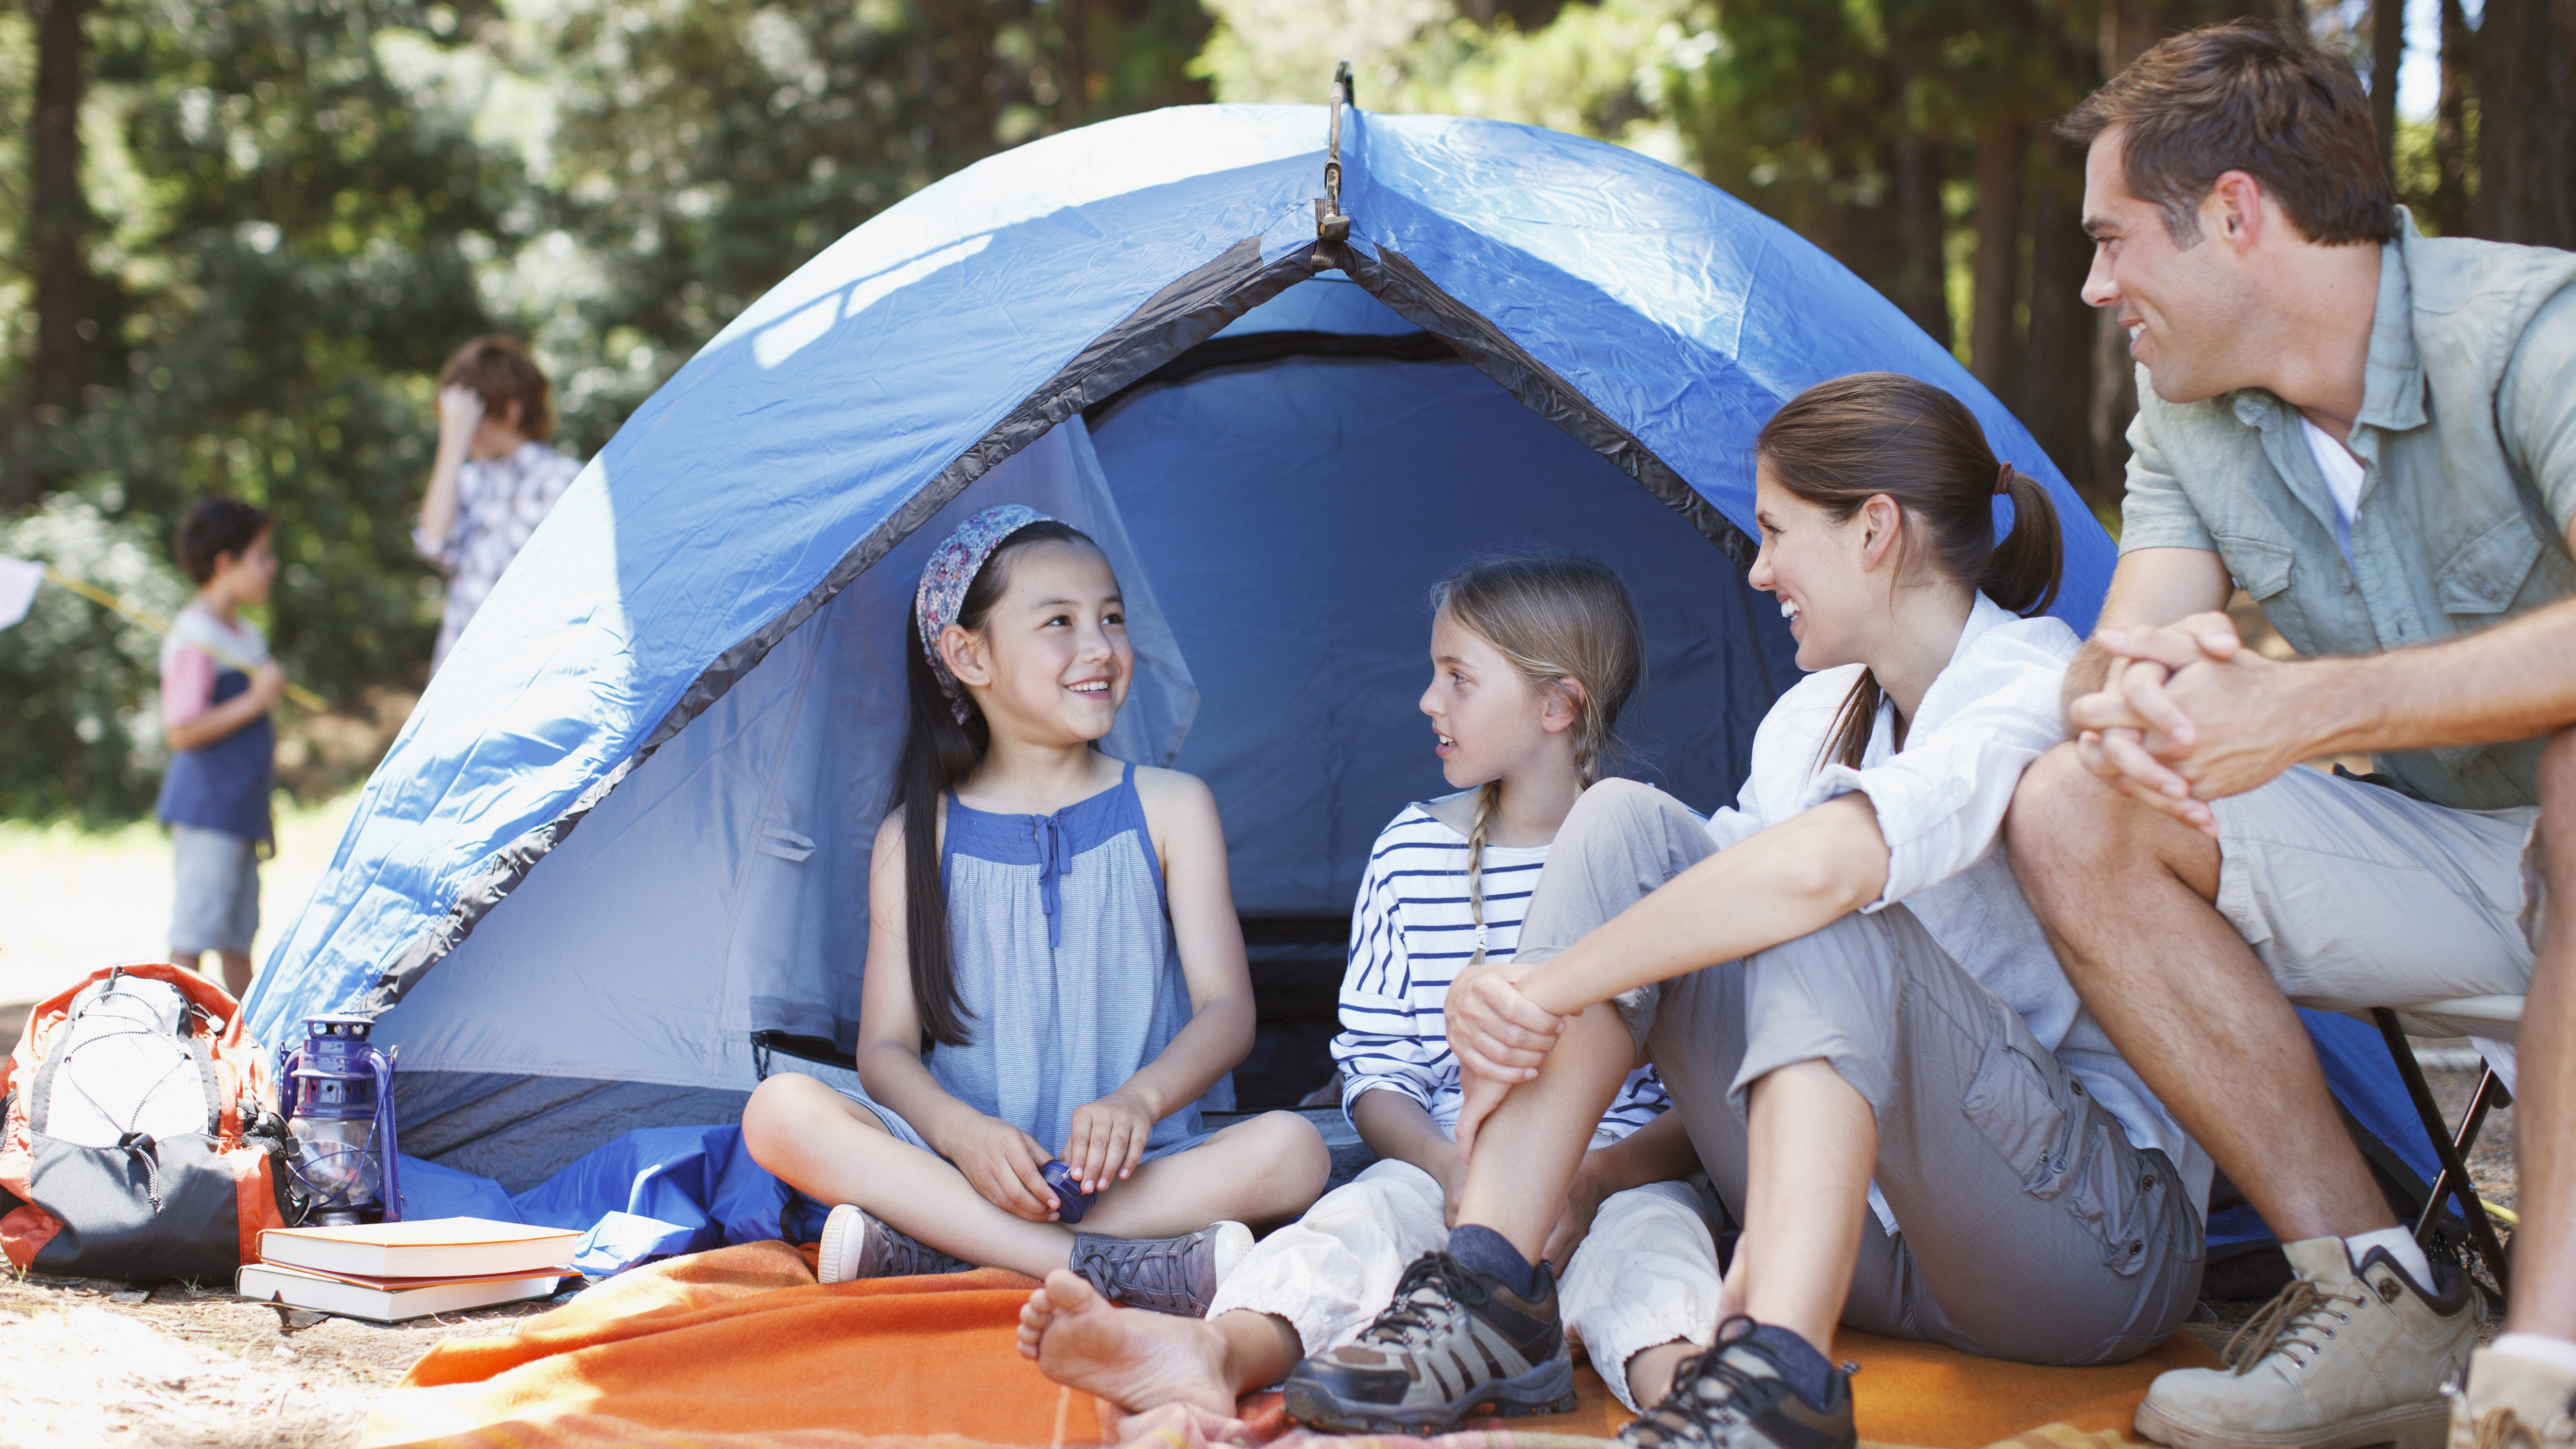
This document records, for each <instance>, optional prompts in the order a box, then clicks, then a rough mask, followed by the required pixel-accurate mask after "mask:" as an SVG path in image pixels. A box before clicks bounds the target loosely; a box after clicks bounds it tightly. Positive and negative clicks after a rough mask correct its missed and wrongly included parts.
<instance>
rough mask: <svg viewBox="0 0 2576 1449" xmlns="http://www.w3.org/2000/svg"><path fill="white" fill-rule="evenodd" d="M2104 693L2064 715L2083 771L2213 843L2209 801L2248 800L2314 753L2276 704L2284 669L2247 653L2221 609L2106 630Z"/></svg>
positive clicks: (2289, 714) (2101, 639)
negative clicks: (2144, 625) (2243, 796)
mask: <svg viewBox="0 0 2576 1449" xmlns="http://www.w3.org/2000/svg"><path fill="white" fill-rule="evenodd" d="M2093 642H2094V643H2096V644H2098V645H2100V646H2101V647H2102V649H2103V650H2104V651H2105V652H2106V653H2108V654H2109V655H2110V656H2111V667H2110V670H2109V672H2108V673H2107V674H2106V675H2105V676H2104V677H2103V682H2102V688H2100V689H2098V690H2096V691H2094V692H2093V693H2091V694H2087V695H2083V696H2080V697H2078V698H2077V699H2076V700H2075V702H2074V703H2073V704H2072V705H2070V706H2069V707H2068V709H2067V718H2068V722H2069V723H2070V724H2072V725H2073V726H2074V727H2075V728H2076V730H2077V731H2078V733H2077V736H2076V749H2077V751H2078V753H2079V755H2080V756H2081V758H2082V759H2083V761H2084V765H2085V768H2087V769H2089V770H2091V771H2092V772H2093V773H2094V774H2095V775H2096V776H2098V777H2100V778H2101V779H2103V780H2105V781H2108V782H2110V784H2111V785H2112V786H2113V787H2114V788H2116V789H2118V790H2119V791H2120V792H2121V793H2122V794H2125V795H2127V796H2129V797H2130V798H2131V799H2134V800H2137V801H2139V802H2141V803H2143V804H2146V805H2148V806H2151V807H2153V808H2154V809H2156V810H2158V811H2160V812H2162V813H2163V814H2166V815H2168V816H2171V817H2172V818H2174V819H2176V820H2179V821H2181V822H2182V823H2183V824H2185V825H2188V826H2190V827H2192V828H2193V829H2195V830H2198V831H2200V832H2202V833H2203V834H2206V835H2208V836H2210V837H2212V838H2215V837H2216V836H2217V834H2218V818H2217V816H2216V815H2215V814H2214V813H2212V812H2211V810H2210V808H2209V804H2208V802H2210V801H2212V800H2217V799H2222V798H2224V797H2226V796H2229V795H2237V794H2242V793H2244V792H2245V791H2247V790H2251V789H2253V788H2254V787H2256V786H2258V785H2261V784H2263V783H2265V782H2266V781H2269V780H2271V779H2272V778H2273V777H2275V776H2277V775H2279V774H2280V773H2281V772H2282V771H2283V770H2286V769H2288V768H2289V767H2290V766H2292V765H2294V764H2297V763H2298V762H2299V761H2300V760H2301V759H2303V758H2305V757H2306V756H2307V755H2308V754H2310V753H2313V751H2312V750H2311V749H2309V748H2308V746H2307V742H2306V741H2305V740H2303V739H2302V738H2301V736H2300V734H2299V724H2300V722H2299V721H2298V720H2297V719H2296V717H2295V712H2294V711H2291V710H2288V709H2284V708H2282V707H2281V706H2280V703H2279V701H2278V700H2277V699H2276V697H2275V693H2276V686H2277V684H2278V682H2279V680H2280V674H2279V671H2280V669H2281V666H2280V665H2278V664H2276V663H2274V662H2273V661H2271V660H2269V659H2265V658H2264V657H2263V656H2261V655H2260V654H2257V653H2255V652H2254V651H2253V650H2251V649H2248V648H2246V647H2245V645H2244V641H2243V640H2241V639H2239V638H2238V637H2237V634H2236V625H2235V622H2234V621H2233V620H2231V619H2229V618H2228V617H2227V616H2226V615H2225V614H2222V613H2208V614H2194V615H2192V616H2191V617H2189V618H2187V619H2183V620H2181V621H2180V622H2178V623H2173V624H2167V625H2163V626H2160V627H2153V628H2139V629H2105V630H2103V631H2101V632H2100V633H2099V634H2096V635H2095V636H2094V640H2093Z"/></svg>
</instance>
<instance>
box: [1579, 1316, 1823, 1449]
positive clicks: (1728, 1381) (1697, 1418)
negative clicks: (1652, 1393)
mask: <svg viewBox="0 0 2576 1449" xmlns="http://www.w3.org/2000/svg"><path fill="white" fill-rule="evenodd" d="M1729 1322H1730V1323H1733V1322H1743V1323H1748V1324H1749V1323H1751V1322H1752V1320H1751V1319H1749V1318H1741V1319H1730V1320H1729ZM1854 1372H1855V1370H1854V1369H1853V1368H1852V1366H1851V1365H1849V1364H1845V1365H1843V1366H1842V1367H1841V1368H1839V1369H1836V1370H1834V1375H1833V1397H1832V1398H1831V1399H1829V1400H1828V1401H1827V1402H1826V1405H1825V1407H1824V1408H1822V1409H1817V1408H1816V1407H1814V1406H1813V1405H1811V1404H1809V1403H1808V1402H1807V1401H1806V1400H1805V1399H1803V1398H1801V1397H1799V1395H1798V1391H1797V1390H1796V1389H1794V1388H1791V1387H1790V1386H1789V1381H1788V1380H1787V1379H1786V1378H1783V1377H1782V1376H1781V1373H1780V1368H1779V1365H1778V1364H1777V1363H1776V1362H1774V1361H1773V1359H1772V1357H1771V1352H1770V1350H1769V1349H1768V1348H1766V1347H1764V1346H1763V1345H1762V1344H1760V1343H1757V1342H1755V1341H1754V1340H1753V1339H1752V1338H1751V1337H1750V1336H1749V1335H1739V1336H1737V1337H1735V1338H1731V1339H1730V1338H1728V1337H1726V1330H1725V1329H1724V1328H1723V1327H1721V1328H1720V1329H1719V1330H1718V1343H1717V1346H1716V1347H1714V1348H1709V1349H1704V1350H1702V1351H1701V1352H1700V1353H1699V1355H1698V1356H1697V1357H1694V1358H1687V1359H1684V1360H1682V1362H1681V1366H1680V1367H1679V1368H1676V1369H1674V1370H1673V1391H1672V1392H1671V1393H1669V1394H1666V1395H1665V1396H1664V1401H1663V1402H1662V1403H1660V1404H1657V1405H1656V1406H1655V1407H1653V1408H1652V1409H1649V1410H1647V1411H1646V1414H1645V1416H1644V1417H1643V1418H1640V1419H1639V1420H1637V1422H1635V1423H1633V1424H1630V1425H1629V1426H1628V1427H1627V1428H1626V1429H1624V1430H1622V1431H1621V1432H1620V1435H1619V1444H1618V1449H1853V1446H1855V1445H1857V1444H1858V1443H1859V1442H1860V1435H1859V1434H1858V1433H1856V1432H1854V1430H1853V1428H1852V1396H1851V1377H1852V1374H1853V1373H1854Z"/></svg>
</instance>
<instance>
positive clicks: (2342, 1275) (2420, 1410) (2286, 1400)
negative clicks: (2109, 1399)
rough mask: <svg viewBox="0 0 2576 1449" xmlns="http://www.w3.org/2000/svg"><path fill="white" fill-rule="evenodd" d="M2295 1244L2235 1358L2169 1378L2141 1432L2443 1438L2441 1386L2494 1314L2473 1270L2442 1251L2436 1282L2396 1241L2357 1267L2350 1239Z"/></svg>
mask: <svg viewBox="0 0 2576 1449" xmlns="http://www.w3.org/2000/svg"><path fill="white" fill-rule="evenodd" d="M2283 1251H2284V1252H2285V1253H2287V1254H2288V1255H2289V1259H2290V1267H2291V1269H2292V1270H2293V1271H2294V1272H2296V1273H2297V1274H2298V1276H2297V1277H2296V1278H2294V1279H2292V1280H2291V1282H2290V1286H2288V1287H2287V1288H2284V1289H2282V1290H2281V1292H2280V1294H2279V1295H2278V1296H2276V1297H2275V1298H2273V1300H2272V1301H2271V1302H2270V1303H2268V1304H2266V1305H2265V1306H2264V1308H2263V1311H2262V1312H2261V1313H2259V1314H2257V1315H2255V1317H2254V1319H2253V1321H2252V1322H2250V1323H2247V1324H2246V1325H2245V1326H2244V1327H2243V1328H2241V1329H2239V1330H2237V1333H2236V1336H2235V1337H2234V1338H2232V1339H2230V1340H2229V1341H2228V1344H2227V1352H2226V1354H2225V1355H2224V1357H2225V1359H2226V1361H2227V1367H2225V1368H2223V1369H2176V1370H2174V1371H2173V1372H2171V1373H2167V1374H2164V1375H2161V1376H2159V1377H2158V1378H2157V1379H2156V1381H2155V1383H2153V1384H2152V1385H2150V1386H2148V1389H2147V1397H2146V1401H2145V1402H2144V1403H2141V1404H2140V1405H2139V1406H2138V1420H2137V1426H2138V1432H2139V1433H2140V1434H2141V1435H2143V1436H2145V1437H2146V1438H2149V1439H2153V1440H2155V1441H2156V1442H2157V1443H2159V1444H2171V1445H2173V1446H2175V1449H2290V1446H2299V1449H2355V1446H2359V1445H2364V1444H2393V1445H2395V1446H2396V1449H2440V1446H2441V1444H2442V1442H2443V1438H2444V1435H2445V1431H2446V1427H2447V1425H2448V1423H2449V1420H2450V1410H2449V1408H2448V1407H2447V1406H2446V1405H2444V1404H2443V1402H2442V1386H2443V1385H2444V1384H2446V1383H2449V1382H2452V1381H2453V1380H2455V1379H2457V1378H2458V1377H2459V1374H2460V1370H2461V1369H2462V1368H2463V1367H2464V1366H2466V1365H2467V1363H2468V1361H2469V1350H2470V1349H2472V1348H2474V1347H2475V1346H2476V1345H2477V1334H2478V1321H2479V1319H2480V1318H2481V1317H2482V1316H2483V1315H2482V1313H2481V1311H2480V1308H2479V1305H2478V1299H2477V1291H2476V1289H2475V1288H2474V1287H2473V1286H2472V1285H2471V1284H2470V1282H2469V1280H2468V1278H2467V1276H2466V1275H2465V1274H2462V1273H2461V1272H2460V1271H2459V1270H2458V1269H2456V1268H2453V1267H2451V1266H2450V1265H2449V1264H2447V1263H2442V1262H2438V1261H2437V1262H2436V1263H2434V1265H2433V1278H2434V1288H2433V1290H2431V1291H2428V1290H2427V1289H2426V1288H2425V1287H2424V1285H2422V1284H2420V1283H2417V1282H2416V1281H2415V1280H2414V1278H2413V1277H2411V1276H2409V1275H2408V1273H2407V1272H2406V1270H2405V1269H2403V1268H2400V1267H2398V1266H2397V1264H2396V1261H2395V1260H2394V1259H2392V1258H2390V1257H2389V1256H2388V1254H2387V1253H2386V1252H2385V1251H2384V1250H2381V1249H2377V1248H2374V1249H2372V1250H2371V1251H2370V1253H2369V1255H2368V1256H2367V1257H2365V1258H2363V1259H2362V1260H2361V1263H2360V1265H2359V1266H2358V1267H2356V1266H2355V1265H2354V1264H2353V1261H2352V1254H2351V1253H2350V1252H2349V1251H2348V1250H2347V1249H2346V1248H2345V1247H2344V1243H2343V1239H2341V1238H2309V1239H2307V1240H2305V1241H2303V1242H2296V1243H2290V1244H2287V1245H2286V1246H2285V1247H2284V1248H2283Z"/></svg>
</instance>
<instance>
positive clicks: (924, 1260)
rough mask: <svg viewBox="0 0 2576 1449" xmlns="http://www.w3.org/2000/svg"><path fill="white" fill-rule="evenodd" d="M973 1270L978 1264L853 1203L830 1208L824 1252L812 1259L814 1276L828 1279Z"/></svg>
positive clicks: (824, 1230)
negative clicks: (916, 1238)
mask: <svg viewBox="0 0 2576 1449" xmlns="http://www.w3.org/2000/svg"><path fill="white" fill-rule="evenodd" d="M974 1269H975V1265H974V1264H972V1263H968V1262H964V1261H962V1260H960V1259H956V1258H952V1257H950V1256H948V1255H947V1254H946V1253H943V1252H941V1251H939V1250H938V1249H937V1248H933V1247H928V1246H925V1245H924V1244H922V1243H919V1242H916V1241H914V1240H913V1239H912V1238H909V1237H906V1236H905V1235H904V1234H902V1233H900V1232H897V1231H896V1230H895V1229H894V1228H892V1227H890V1226H888V1225H887V1224H885V1223H884V1222H882V1221H880V1220H878V1219H876V1218H872V1217H870V1216H868V1215H867V1214H866V1213H864V1212H861V1211H860V1210H859V1209H858V1208H857V1207H855V1206H854V1205H852V1204H850V1203H843V1204H841V1205H840V1206H839V1207H836V1208H834V1209H832V1215H831V1216H830V1217H828V1218H825V1219H824V1220H823V1242H822V1251H821V1252H819V1253H817V1254H816V1255H815V1259H814V1276H815V1277H816V1278H819V1279H821V1280H822V1281H823V1282H826V1283H847V1282H849V1281H850V1280H852V1279H854V1278H909V1277H912V1276H913V1275H915V1274H917V1273H971V1272H973V1271H974Z"/></svg>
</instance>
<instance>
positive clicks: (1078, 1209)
mask: <svg viewBox="0 0 2576 1449" xmlns="http://www.w3.org/2000/svg"><path fill="white" fill-rule="evenodd" d="M1038 1175H1039V1176H1040V1177H1043V1178H1045V1179H1046V1185H1047V1186H1048V1188H1050V1189H1052V1190H1053V1191H1054V1193H1055V1200H1056V1210H1055V1218H1056V1221H1057V1222H1060V1223H1078V1222H1081V1221H1082V1215H1083V1214H1084V1213H1086V1212H1089V1211H1090V1210H1091V1195H1090V1194H1089V1193H1086V1192H1084V1191H1082V1190H1081V1189H1082V1185H1081V1184H1080V1183H1079V1182H1076V1181H1075V1180H1074V1176H1073V1169H1072V1168H1070V1167H1067V1166H1065V1165H1064V1164H1063V1163H1061V1162H1049V1163H1048V1164H1047V1165H1046V1166H1044V1167H1042V1168H1039V1169H1038Z"/></svg>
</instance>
